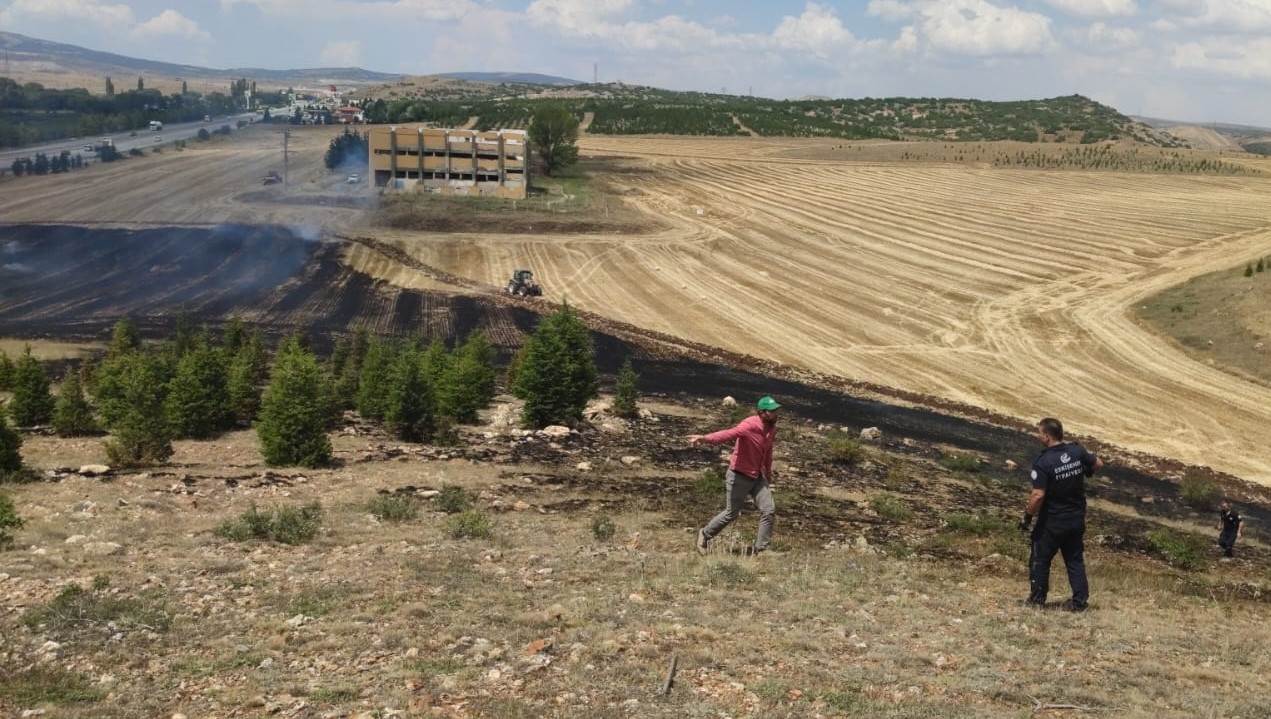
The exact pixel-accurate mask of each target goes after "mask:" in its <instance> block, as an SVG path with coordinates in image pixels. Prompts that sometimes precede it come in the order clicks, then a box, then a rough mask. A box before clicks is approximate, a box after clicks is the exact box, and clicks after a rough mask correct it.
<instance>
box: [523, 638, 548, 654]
mask: <svg viewBox="0 0 1271 719" xmlns="http://www.w3.org/2000/svg"><path fill="white" fill-rule="evenodd" d="M551 649H552V640H550V639H539V640H536V641H533V642H530V643H529V644H526V645H525V654H526V656H530V655H534V654H541V653H543V652H547V651H551Z"/></svg>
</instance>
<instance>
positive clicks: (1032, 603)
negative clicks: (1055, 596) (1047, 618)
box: [1019, 597, 1046, 609]
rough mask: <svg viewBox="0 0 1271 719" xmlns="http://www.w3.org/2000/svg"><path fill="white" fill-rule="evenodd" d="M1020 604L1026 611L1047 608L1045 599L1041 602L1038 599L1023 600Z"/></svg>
mask: <svg viewBox="0 0 1271 719" xmlns="http://www.w3.org/2000/svg"><path fill="white" fill-rule="evenodd" d="M1019 604H1020V606H1021V607H1023V608H1025V609H1045V608H1046V600H1045V599H1043V600H1041V601H1040V602H1039V601H1037V600H1036V599H1033V598H1032V597H1029V598H1028V599H1021V600H1020V602H1019Z"/></svg>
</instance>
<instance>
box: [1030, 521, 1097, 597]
mask: <svg viewBox="0 0 1271 719" xmlns="http://www.w3.org/2000/svg"><path fill="white" fill-rule="evenodd" d="M1085 534H1086V523H1085V521H1084V520H1083V521H1081V522H1070V523H1060V522H1045V523H1043V524H1039V525H1037V527H1036V528H1035V529H1034V530H1033V537H1032V551H1031V553H1030V556H1029V558H1028V584H1029V593H1028V601H1029V602H1032V603H1035V604H1045V603H1046V595H1047V594H1048V593H1049V592H1050V563H1051V561H1053V560H1054V558H1055V553H1056V552H1062V553H1063V555H1064V566H1065V567H1066V568H1067V569H1068V584H1069V586H1071V587H1072V605H1073V607H1075V608H1083V607H1085V606H1086V603H1087V602H1089V601H1090V585H1089V583H1088V582H1087V581H1086V558H1085V542H1084V539H1085Z"/></svg>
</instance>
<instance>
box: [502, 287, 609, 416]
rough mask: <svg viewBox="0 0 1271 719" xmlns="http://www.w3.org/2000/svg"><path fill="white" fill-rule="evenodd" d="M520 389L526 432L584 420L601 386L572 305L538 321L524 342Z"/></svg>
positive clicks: (588, 339)
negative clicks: (586, 410)
mask: <svg viewBox="0 0 1271 719" xmlns="http://www.w3.org/2000/svg"><path fill="white" fill-rule="evenodd" d="M516 384H517V393H518V396H520V397H522V398H524V400H525V406H524V408H523V410H522V412H521V421H522V422H523V423H524V424H525V425H526V426H527V427H545V426H547V425H549V424H562V423H567V422H574V421H577V420H579V419H581V418H582V413H583V409H584V408H586V406H587V401H588V400H590V399H591V398H593V397H595V396H596V393H597V391H598V389H599V386H600V384H599V381H598V380H597V373H596V362H595V349H594V347H593V346H592V342H591V334H590V333H589V332H588V330H587V327H586V326H585V325H583V323H582V321H581V320H579V319H578V315H577V314H575V312H574V311H573V309H572V308H570V306H569V305H568V304H566V305H562V306H561V308H560V309H559V310H557V311H556V312H555V313H554V314H552V315H550V316H548V317H547V318H546V319H544V320H543V321H542V322H540V323H539V325H538V327H537V328H536V329H535V330H534V334H533V335H532V336H531V337H530V338H529V340H528V341H527V342H526V347H525V356H524V357H523V358H522V360H521V365H520V369H519V370H518V371H517V377H516Z"/></svg>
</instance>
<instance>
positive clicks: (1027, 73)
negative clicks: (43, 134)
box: [0, 0, 1271, 127]
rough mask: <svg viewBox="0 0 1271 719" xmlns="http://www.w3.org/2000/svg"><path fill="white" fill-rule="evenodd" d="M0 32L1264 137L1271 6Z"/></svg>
mask: <svg viewBox="0 0 1271 719" xmlns="http://www.w3.org/2000/svg"><path fill="white" fill-rule="evenodd" d="M0 30H7V31H10V32H17V33H21V34H24V35H30V36H33V37H38V38H41V39H46V40H55V41H58V42H66V43H71V44H75V45H82V46H84V47H88V48H92V49H94V50H105V51H108V52H115V53H119V54H123V55H129V56H133V57H143V58H146V59H151V60H163V61H167V62H176V63H186V64H196V65H205V66H209V67H217V68H228V67H265V68H270V69H279V70H282V69H289V68H308V67H320V66H358V67H362V68H365V69H368V70H377V71H380V72H389V73H403V74H412V75H425V74H430V73H437V72H455V71H520V72H540V73H545V74H549V75H560V76H563V77H569V78H574V79H577V80H591V79H592V77H593V73H596V74H597V76H598V77H599V79H600V80H601V81H602V82H611V81H615V80H622V81H624V82H628V83H636V84H643V85H654V86H657V87H664V88H668V89H675V90H705V91H712V92H718V91H721V90H726V91H727V92H731V93H736V94H746V93H753V94H755V95H760V96H765V97H775V98H796V97H803V96H808V95H823V96H830V97H867V96H868V97H886V96H922V97H932V96H938V97H972V98H979V99H987V100H1017V99H1033V98H1042V97H1053V96H1056V95H1068V94H1073V93H1078V94H1082V95H1086V96H1089V97H1092V98H1094V99H1096V100H1099V101H1101V102H1104V103H1107V104H1109V105H1112V106H1113V107H1115V108H1117V109H1118V110H1120V111H1122V112H1125V113H1128V114H1136V115H1150V116H1156V117H1164V118H1169V119H1176V120H1184V121H1190V122H1237V123H1245V124H1251V125H1258V126H1263V127H1271V0H1156V1H1149V0H861V1H859V2H845V1H832V0H827V1H824V2H807V1H806V0H798V1H776V0H770V1H768V2H758V1H756V2H724V1H722V0H686V1H681V2H674V1H672V0H185V1H184V2H171V1H168V2H161V1H158V0H0ZM476 36H483V37H485V38H486V41H484V42H481V43H474V42H470V41H469V38H472V37H476Z"/></svg>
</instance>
